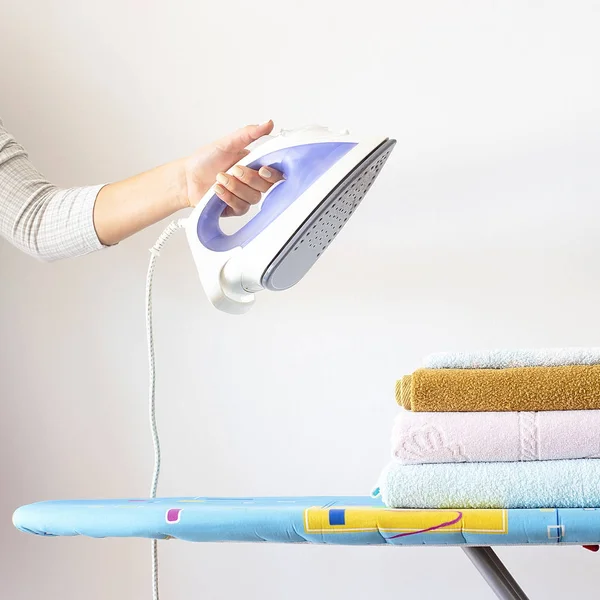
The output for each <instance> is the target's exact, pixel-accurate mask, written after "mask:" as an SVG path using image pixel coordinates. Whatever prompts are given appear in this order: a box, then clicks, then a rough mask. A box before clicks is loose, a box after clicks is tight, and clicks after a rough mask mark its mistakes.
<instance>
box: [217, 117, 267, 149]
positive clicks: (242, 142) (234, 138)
mask: <svg viewBox="0 0 600 600" xmlns="http://www.w3.org/2000/svg"><path fill="white" fill-rule="evenodd" d="M271 131H273V121H271V120H269V121H267V122H266V123H263V124H262V125H247V126H246V127H242V129H238V130H237V131H234V132H233V133H230V134H229V135H226V136H225V137H223V138H221V139H220V140H218V141H217V142H216V144H215V145H216V146H217V148H218V149H219V150H222V151H223V152H235V153H239V152H240V151H241V150H243V149H244V148H245V147H246V146H249V145H250V144H251V143H252V142H255V141H256V140H258V139H259V138H261V137H262V136H263V135H269V133H271Z"/></svg>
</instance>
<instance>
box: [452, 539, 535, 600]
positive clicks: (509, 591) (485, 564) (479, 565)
mask: <svg viewBox="0 0 600 600" xmlns="http://www.w3.org/2000/svg"><path fill="white" fill-rule="evenodd" d="M463 551H464V553H465V554H466V555H467V556H468V557H469V559H470V560H471V562H472V563H473V564H474V565H475V567H476V569H477V570H478V571H479V573H480V574H481V575H482V577H483V578H484V579H485V580H486V581H487V583H488V585H489V586H490V587H491V588H492V590H494V593H495V594H496V596H498V598H500V600H528V598H527V595H526V594H525V592H524V591H523V590H522V589H521V588H520V587H519V584H518V583H517V582H516V581H515V580H514V578H513V576H512V575H511V574H510V573H509V571H508V569H507V568H506V567H505V566H504V564H503V563H502V561H501V560H500V559H499V558H498V556H497V555H496V553H495V552H494V551H493V550H492V549H491V548H489V547H488V546H479V547H469V546H467V547H465V548H463Z"/></svg>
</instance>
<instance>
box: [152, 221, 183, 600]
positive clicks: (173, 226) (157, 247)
mask: <svg viewBox="0 0 600 600" xmlns="http://www.w3.org/2000/svg"><path fill="white" fill-rule="evenodd" d="M184 225H185V219H178V220H176V221H172V222H171V223H169V225H167V227H166V228H165V230H164V231H163V232H162V233H161V234H160V236H159V237H158V239H157V240H156V242H155V243H154V246H152V248H150V262H149V263H148V274H147V276H146V340H147V344H148V366H149V368H148V371H149V390H148V398H149V409H150V430H151V432H152V444H153V446H154V471H153V473H152V484H151V486H150V498H156V491H157V489H158V479H159V476H160V460H161V453H160V438H159V435H158V426H157V423H156V362H155V357H154V331H153V328H152V284H153V282H154V269H155V267H156V259H157V258H158V257H159V256H160V251H161V250H162V248H163V246H164V245H165V243H166V242H167V240H168V239H169V238H170V237H171V236H172V235H173V234H174V233H175V232H176V231H177V230H178V229H181V228H182V227H183V226H184ZM152 599H153V600H159V591H158V540H156V539H154V540H152Z"/></svg>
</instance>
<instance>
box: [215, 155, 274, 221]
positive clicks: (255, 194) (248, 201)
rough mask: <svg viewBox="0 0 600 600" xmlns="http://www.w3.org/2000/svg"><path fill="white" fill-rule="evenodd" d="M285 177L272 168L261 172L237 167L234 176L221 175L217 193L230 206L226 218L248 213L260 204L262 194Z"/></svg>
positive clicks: (218, 180) (218, 179)
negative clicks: (251, 207)
mask: <svg viewBox="0 0 600 600" xmlns="http://www.w3.org/2000/svg"><path fill="white" fill-rule="evenodd" d="M282 179H283V175H282V174H281V173H280V172H279V171H277V170H276V169H273V168H272V167H269V168H265V167H262V168H261V169H260V170H259V171H256V170H254V169H250V168H248V167H242V166H240V165H238V166H236V167H234V168H233V170H232V174H231V175H229V174H226V173H219V174H218V175H217V185H216V186H215V192H216V194H217V196H218V197H219V198H220V199H221V200H223V202H225V204H227V205H228V208H227V209H226V210H225V212H224V213H223V214H224V216H233V215H236V216H240V215H243V214H245V213H247V212H248V210H249V209H250V206H252V205H254V204H257V203H258V202H260V200H261V198H262V194H263V193H264V192H267V191H268V190H269V188H270V187H271V186H272V185H273V184H274V183H277V182H278V181H281V180H282Z"/></svg>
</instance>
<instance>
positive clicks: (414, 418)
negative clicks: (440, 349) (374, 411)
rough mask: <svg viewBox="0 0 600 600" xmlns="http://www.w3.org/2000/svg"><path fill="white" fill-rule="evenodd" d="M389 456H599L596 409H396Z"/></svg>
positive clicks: (442, 459) (415, 459)
mask: <svg viewBox="0 0 600 600" xmlns="http://www.w3.org/2000/svg"><path fill="white" fill-rule="evenodd" d="M392 455H393V458H395V459H396V460H397V461H399V462H401V463H403V464H421V463H449V462H450V463H456V462H513V461H531V460H558V459H565V458H600V410H574V411H568V410H566V411H544V412H461V413H456V412H448V413H443V412H421V413H419V412H412V411H408V410H404V409H401V412H400V414H399V415H398V417H397V418H396V422H395V424H394V429H393V433H392Z"/></svg>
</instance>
